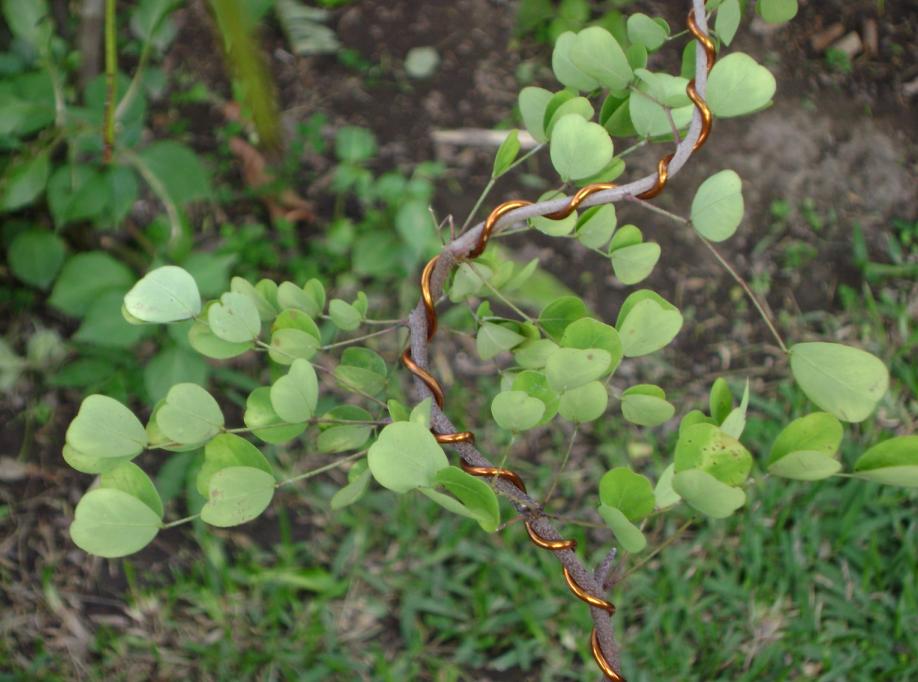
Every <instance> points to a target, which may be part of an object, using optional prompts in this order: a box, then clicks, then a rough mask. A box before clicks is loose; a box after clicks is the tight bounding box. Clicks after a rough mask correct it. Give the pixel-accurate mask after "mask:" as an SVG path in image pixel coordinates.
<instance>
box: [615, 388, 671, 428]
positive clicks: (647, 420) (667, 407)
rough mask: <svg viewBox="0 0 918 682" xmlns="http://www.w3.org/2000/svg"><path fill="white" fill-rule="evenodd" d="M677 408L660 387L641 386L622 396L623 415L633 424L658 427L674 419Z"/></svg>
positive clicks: (629, 390) (626, 391) (627, 391)
mask: <svg viewBox="0 0 918 682" xmlns="http://www.w3.org/2000/svg"><path fill="white" fill-rule="evenodd" d="M675 413H676V408H675V407H674V406H673V404H672V403H670V402H668V401H667V400H666V394H665V393H664V392H663V389H662V388H660V387H659V386H653V385H651V384H639V385H637V386H632V387H630V388H628V389H626V390H625V392H624V393H623V394H622V414H623V415H624V417H625V419H627V420H628V421H629V422H631V423H632V424H638V425H640V426H658V425H660V424H662V423H664V422H667V421H669V420H670V419H672V416H673V415H674V414H675Z"/></svg>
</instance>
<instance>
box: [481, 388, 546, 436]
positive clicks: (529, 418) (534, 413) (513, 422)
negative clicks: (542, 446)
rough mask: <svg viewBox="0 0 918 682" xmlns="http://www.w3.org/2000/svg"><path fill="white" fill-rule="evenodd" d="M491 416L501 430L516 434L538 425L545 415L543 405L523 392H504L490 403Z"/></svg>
mask: <svg viewBox="0 0 918 682" xmlns="http://www.w3.org/2000/svg"><path fill="white" fill-rule="evenodd" d="M491 414H492V415H493V416H494V421H496V422H497V425H498V426H500V427H501V428H502V429H507V430H508V431H513V432H515V433H518V432H520V431H526V430H528V429H531V428H532V427H533V426H536V425H537V424H538V423H539V421H540V420H541V419H542V415H543V414H545V403H543V402H542V401H541V400H538V399H537V398H531V397H530V396H529V394H528V393H526V392H525V391H504V392H502V393H498V394H497V395H496V396H494V400H492V401H491Z"/></svg>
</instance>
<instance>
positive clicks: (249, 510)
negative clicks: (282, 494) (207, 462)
mask: <svg viewBox="0 0 918 682" xmlns="http://www.w3.org/2000/svg"><path fill="white" fill-rule="evenodd" d="M274 487H275V481H274V476H272V475H271V474H269V473H267V472H265V471H262V470H261V469H256V468H254V467H247V466H232V467H227V468H225V469H220V470H219V471H217V472H216V473H214V475H213V476H211V477H210V482H209V488H208V492H207V504H205V505H204V507H203V508H202V509H201V520H202V521H204V523H208V524H210V525H211V526H217V527H218V528H229V527H230V526H238V525H240V524H242V523H245V522H246V521H251V520H252V519H254V518H256V517H257V516H258V515H259V514H261V513H262V512H263V511H264V510H265V509H267V508H268V505H269V504H271V499H272V498H273V497H274Z"/></svg>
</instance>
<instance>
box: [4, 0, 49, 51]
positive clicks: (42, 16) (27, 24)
mask: <svg viewBox="0 0 918 682" xmlns="http://www.w3.org/2000/svg"><path fill="white" fill-rule="evenodd" d="M3 16H4V18H5V19H6V23H7V26H9V30H10V32H11V33H12V34H13V35H14V36H16V37H17V38H20V39H21V40H23V41H25V42H26V43H27V44H29V45H30V46H31V47H32V48H34V49H35V50H36V51H37V52H39V53H42V52H44V51H45V49H47V44H48V41H49V40H50V39H51V34H52V31H53V25H52V23H51V13H50V11H49V8H48V3H47V0H28V2H23V1H22V0H3Z"/></svg>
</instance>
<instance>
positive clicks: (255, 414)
mask: <svg viewBox="0 0 918 682" xmlns="http://www.w3.org/2000/svg"><path fill="white" fill-rule="evenodd" d="M242 421H243V422H244V423H245V425H246V426H247V427H249V428H250V429H252V433H253V434H254V435H255V436H256V437H258V438H259V439H261V440H263V441H264V442H265V443H271V444H273V445H279V444H281V443H286V442H287V441H290V440H293V439H294V438H296V437H297V436H299V435H300V434H301V433H303V431H305V430H306V424H288V423H287V422H285V421H284V420H283V419H281V418H280V416H278V414H277V413H276V412H275V411H274V408H273V407H272V406H271V388H270V387H268V386H260V387H259V388H256V389H255V390H254V391H252V392H251V393H250V394H249V397H248V398H247V399H246V401H245V414H244V415H243V417H242Z"/></svg>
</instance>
